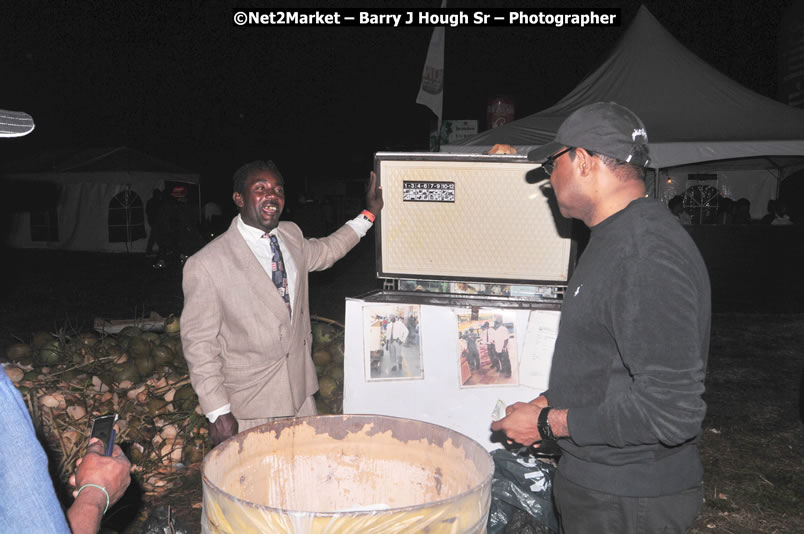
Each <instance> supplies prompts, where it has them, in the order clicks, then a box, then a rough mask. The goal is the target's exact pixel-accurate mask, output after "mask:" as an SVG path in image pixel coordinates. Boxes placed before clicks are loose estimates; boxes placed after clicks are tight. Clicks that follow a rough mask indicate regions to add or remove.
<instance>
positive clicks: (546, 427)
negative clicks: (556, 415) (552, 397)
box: [536, 406, 556, 440]
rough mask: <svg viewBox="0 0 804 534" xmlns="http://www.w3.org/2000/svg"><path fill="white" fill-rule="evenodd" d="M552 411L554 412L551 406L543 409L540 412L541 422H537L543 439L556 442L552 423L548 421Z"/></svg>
mask: <svg viewBox="0 0 804 534" xmlns="http://www.w3.org/2000/svg"><path fill="white" fill-rule="evenodd" d="M550 410H552V408H551V407H550V406H545V407H544V408H542V411H541V412H539V420H538V421H537V423H536V426H537V428H538V429H539V435H540V436H541V437H542V439H552V440H555V439H556V437H555V435H553V429H552V428H550V421H549V420H548V419H547V416H548V415H550Z"/></svg>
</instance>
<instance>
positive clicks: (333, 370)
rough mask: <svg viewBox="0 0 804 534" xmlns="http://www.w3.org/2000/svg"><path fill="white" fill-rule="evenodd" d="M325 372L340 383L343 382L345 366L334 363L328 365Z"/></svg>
mask: <svg viewBox="0 0 804 534" xmlns="http://www.w3.org/2000/svg"><path fill="white" fill-rule="evenodd" d="M325 373H326V375H327V376H328V377H330V378H331V379H333V380H334V381H335V382H337V383H338V384H343V366H341V365H338V364H335V363H333V364H331V365H329V366H328V367H327V369H326V371H325Z"/></svg>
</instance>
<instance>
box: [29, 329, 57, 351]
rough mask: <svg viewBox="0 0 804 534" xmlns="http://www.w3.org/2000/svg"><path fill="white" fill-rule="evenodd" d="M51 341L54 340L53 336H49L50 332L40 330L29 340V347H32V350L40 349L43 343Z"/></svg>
mask: <svg viewBox="0 0 804 534" xmlns="http://www.w3.org/2000/svg"><path fill="white" fill-rule="evenodd" d="M53 339H54V338H53V334H51V333H50V332H45V331H43V330H40V331H38V332H36V333H34V335H33V337H32V338H31V347H33V348H34V350H36V349H38V348H40V347H41V346H42V345H44V344H45V343H47V342H49V341H53Z"/></svg>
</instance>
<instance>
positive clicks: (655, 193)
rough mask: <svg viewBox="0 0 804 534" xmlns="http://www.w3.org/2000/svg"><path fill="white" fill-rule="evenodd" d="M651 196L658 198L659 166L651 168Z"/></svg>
mask: <svg viewBox="0 0 804 534" xmlns="http://www.w3.org/2000/svg"><path fill="white" fill-rule="evenodd" d="M653 198H655V199H658V198H659V168H658V167H654V169H653Z"/></svg>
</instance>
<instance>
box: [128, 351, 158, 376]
mask: <svg viewBox="0 0 804 534" xmlns="http://www.w3.org/2000/svg"><path fill="white" fill-rule="evenodd" d="M134 365H136V366H137V370H138V371H139V372H140V376H141V377H142V378H147V377H149V376H151V374H152V373H153V372H154V369H155V365H154V359H153V358H152V357H151V355H150V354H146V355H145V356H141V357H139V358H134ZM132 382H133V380H132Z"/></svg>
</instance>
